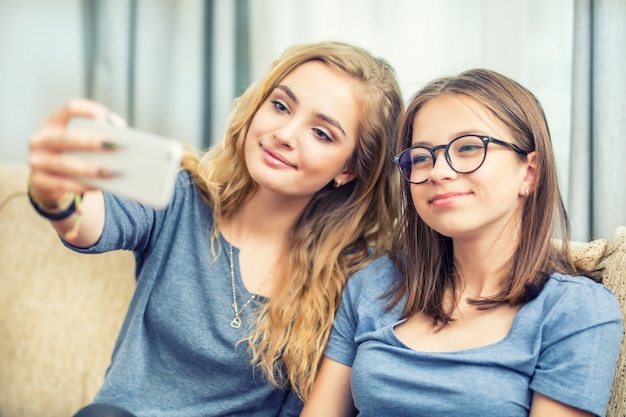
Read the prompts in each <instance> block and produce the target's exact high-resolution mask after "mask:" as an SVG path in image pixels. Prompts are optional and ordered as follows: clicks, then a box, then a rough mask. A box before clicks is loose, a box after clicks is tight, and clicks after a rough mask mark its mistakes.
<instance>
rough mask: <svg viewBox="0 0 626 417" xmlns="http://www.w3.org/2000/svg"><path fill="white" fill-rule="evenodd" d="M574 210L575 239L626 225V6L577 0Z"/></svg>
mask: <svg viewBox="0 0 626 417" xmlns="http://www.w3.org/2000/svg"><path fill="white" fill-rule="evenodd" d="M574 33H575V44H574V46H575V48H574V51H575V52H574V66H573V73H574V79H573V103H572V115H573V118H572V137H571V161H570V173H571V180H570V193H569V196H570V198H569V202H568V203H569V209H570V217H571V223H572V234H573V236H574V238H575V239H578V240H588V239H593V238H598V237H607V236H610V234H611V233H612V232H613V231H614V230H615V228H616V227H618V226H623V225H626V185H624V184H625V181H624V179H625V178H626V163H625V161H626V140H624V135H625V132H626V77H625V76H624V75H625V72H624V71H625V69H626V2H625V1H623V0H577V1H576V19H575V31H574Z"/></svg>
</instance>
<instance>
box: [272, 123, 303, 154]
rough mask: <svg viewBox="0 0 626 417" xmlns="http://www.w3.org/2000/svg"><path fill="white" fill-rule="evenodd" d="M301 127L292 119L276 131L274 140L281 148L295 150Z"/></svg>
mask: <svg viewBox="0 0 626 417" xmlns="http://www.w3.org/2000/svg"><path fill="white" fill-rule="evenodd" d="M298 129H299V125H298V122H297V120H296V119H295V118H291V119H290V120H288V121H285V123H283V124H281V125H280V126H277V127H276V128H275V129H274V139H275V140H276V142H277V143H278V144H279V145H280V146H284V147H286V148H290V149H291V148H294V147H295V144H296V138H297V135H298Z"/></svg>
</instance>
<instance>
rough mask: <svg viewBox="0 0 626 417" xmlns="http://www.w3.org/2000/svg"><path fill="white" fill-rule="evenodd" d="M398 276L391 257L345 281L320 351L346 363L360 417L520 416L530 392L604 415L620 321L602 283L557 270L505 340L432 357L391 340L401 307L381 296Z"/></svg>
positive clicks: (526, 306) (526, 411)
mask: <svg viewBox="0 0 626 417" xmlns="http://www.w3.org/2000/svg"><path fill="white" fill-rule="evenodd" d="M396 279H400V273H399V272H398V270H397V269H396V268H395V266H394V265H393V263H392V262H391V260H390V259H389V258H388V257H383V258H380V259H378V260H376V261H374V262H373V263H371V264H370V265H368V266H367V267H365V268H364V269H362V270H361V271H359V272H357V273H356V274H355V275H354V276H353V277H352V278H350V280H349V281H348V284H347V287H346V289H345V290H344V293H343V297H342V301H341V304H340V306H339V310H338V312H337V315H336V317H335V322H334V324H333V329H332V333H331V336H330V340H329V342H328V346H327V349H326V351H325V354H326V356H328V357H330V358H332V359H334V360H335V361H338V362H340V363H343V364H345V365H348V366H351V367H352V381H351V384H352V395H353V398H354V402H355V406H356V407H357V409H358V410H359V416H361V417H370V416H371V417H380V416H394V417H404V416H406V417H420V416H421V417H433V416H437V417H444V416H449V417H459V416H463V417H472V416H475V417H489V416H493V417H502V416H507V417H516V416H525V417H526V416H528V413H529V410H530V402H531V399H532V393H533V391H537V392H539V393H541V394H543V395H545V396H547V397H550V398H553V399H555V400H557V401H560V402H562V403H565V404H568V405H570V406H573V407H577V408H580V409H583V410H586V411H589V412H591V413H594V414H595V415H598V416H604V413H605V408H606V405H607V402H608V397H609V394H610V390H611V384H612V382H613V375H614V372H615V364H616V360H617V354H618V352H619V347H620V342H621V339H622V315H621V312H620V309H619V306H618V303H617V300H616V299H615V297H614V296H613V294H612V293H611V292H610V291H609V290H608V289H607V288H606V287H604V286H603V285H601V284H597V283H595V282H593V281H592V280H590V279H588V278H584V277H569V276H564V275H559V274H553V275H552V276H551V277H550V279H549V280H548V282H547V284H546V285H545V287H544V288H543V290H542V291H541V293H540V294H539V295H538V296H537V298H535V299H534V300H532V301H530V302H529V303H527V304H526V305H524V306H523V307H522V308H521V310H520V311H519V312H518V314H517V316H516V318H515V320H514V322H513V325H512V327H511V329H510V331H509V333H508V335H507V336H506V337H505V338H504V339H503V340H501V341H499V342H497V343H494V344H491V345H488V346H484V347H478V348H473V349H467V350H461V351H455V352H435V353H433V352H419V351H415V350H413V349H410V348H408V347H407V346H406V345H404V344H403V343H402V342H401V341H400V340H399V339H398V338H397V337H396V335H395V333H394V326H395V325H396V324H398V323H399V321H398V317H399V315H400V305H398V306H396V307H395V308H394V309H393V310H391V311H386V310H385V307H386V306H387V304H388V300H387V299H381V295H383V294H384V293H385V291H386V290H387V289H388V288H389V286H390V284H391V283H392V282H394V280H396Z"/></svg>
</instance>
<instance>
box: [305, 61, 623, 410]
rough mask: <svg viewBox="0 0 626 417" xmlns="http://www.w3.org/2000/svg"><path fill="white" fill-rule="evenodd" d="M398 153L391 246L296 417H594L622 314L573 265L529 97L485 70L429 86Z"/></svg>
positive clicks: (360, 281) (352, 300)
mask: <svg viewBox="0 0 626 417" xmlns="http://www.w3.org/2000/svg"><path fill="white" fill-rule="evenodd" d="M397 152H398V155H397V156H396V157H395V158H394V161H395V163H396V165H397V166H398V168H399V171H400V174H401V176H402V178H403V179H404V186H403V187H402V192H403V199H402V203H403V210H402V213H403V216H402V218H401V219H400V222H399V224H398V228H397V233H396V235H395V238H394V242H393V251H392V253H391V255H390V256H387V257H383V258H381V259H379V260H377V261H375V262H374V263H372V264H370V265H368V266H367V267H366V268H364V269H362V270H361V271H359V272H358V273H357V274H355V276H354V277H352V278H351V279H350V281H349V282H348V285H347V286H346V289H345V290H344V294H343V297H342V301H341V304H340V307H339V310H338V312H337V315H336V318H335V323H334V325H333V331H332V333H331V336H330V339H329V343H328V346H327V348H326V351H325V356H326V357H325V359H324V360H323V362H322V365H321V369H320V373H319V377H318V379H317V381H316V383H315V385H314V387H313V391H312V393H311V396H310V398H309V401H307V403H306V405H305V408H304V411H303V414H302V415H303V416H307V417H309V416H320V415H323V416H326V417H328V416H352V415H358V416H363V417H369V416H382V415H385V416H392V415H393V416H394V417H403V416H407V417H408V416H412V417H415V416H424V417H426V416H428V417H430V416H465V417H467V416H477V417H484V416H507V417H514V416H533V417H537V416H556V415H558V416H592V415H597V416H603V415H604V413H605V408H606V405H607V401H608V398H609V393H610V390H611V384H612V381H613V373H614V370H615V362H616V358H617V354H618V351H619V345H620V341H621V337H622V317H621V313H620V310H619V307H618V304H617V301H616V299H615V297H614V296H613V294H612V293H611V292H610V291H609V290H608V289H607V288H606V287H604V286H603V285H602V284H601V283H600V282H599V281H600V277H599V273H598V271H585V270H581V269H580V268H577V267H576V266H575V265H574V264H573V261H572V259H571V257H570V256H569V253H568V239H569V234H568V224H567V216H566V213H565V210H564V207H563V204H562V201H561V196H560V193H559V189H558V185H557V176H556V165H555V161H554V156H553V151H552V145H551V142H550V136H549V132H548V126H547V124H546V120H545V117H544V114H543V111H542V109H541V106H540V105H539V103H538V102H537V100H536V99H535V97H534V96H533V95H532V94H531V93H530V92H529V91H528V90H526V89H525V88H524V87H522V86H520V85H519V84H518V83H516V82H514V81H513V80H511V79H509V78H507V77H505V76H503V75H500V74H497V73H495V72H492V71H488V70H482V69H476V70H470V71H467V72H464V73H461V74H460V75H458V76H456V77H450V78H443V79H439V80H436V81H433V82H431V83H429V84H428V85H426V86H425V87H424V88H423V89H422V90H421V91H419V92H418V93H417V94H416V95H415V96H414V97H413V98H412V99H411V101H410V103H409V104H408V108H407V111H406V113H405V116H404V119H403V122H402V126H401V131H400V136H399V142H398V146H397ZM557 236H558V237H560V238H561V239H562V241H561V243H560V244H555V240H553V239H554V238H555V237H557Z"/></svg>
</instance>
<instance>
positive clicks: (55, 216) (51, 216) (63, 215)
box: [28, 190, 83, 221]
mask: <svg viewBox="0 0 626 417" xmlns="http://www.w3.org/2000/svg"><path fill="white" fill-rule="evenodd" d="M82 198H83V195H82V194H80V195H78V196H76V197H74V198H72V202H71V204H70V205H69V207H68V208H66V209H65V210H63V211H60V212H58V213H50V212H48V211H45V210H42V207H44V208H45V207H50V208H52V205H50V204H48V205H42V204H40V203H38V202H37V201H36V200H35V199H34V198H33V196H32V195H31V193H30V190H28V199H29V200H30V204H31V205H32V206H33V208H34V209H35V211H36V212H37V213H38V214H39V215H40V216H41V217H44V218H46V219H48V220H54V221H58V220H64V219H67V218H68V217H70V216H71V215H72V214H74V213H76V203H77V202H78V203H79V204H80V201H81V200H82Z"/></svg>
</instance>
